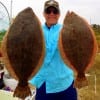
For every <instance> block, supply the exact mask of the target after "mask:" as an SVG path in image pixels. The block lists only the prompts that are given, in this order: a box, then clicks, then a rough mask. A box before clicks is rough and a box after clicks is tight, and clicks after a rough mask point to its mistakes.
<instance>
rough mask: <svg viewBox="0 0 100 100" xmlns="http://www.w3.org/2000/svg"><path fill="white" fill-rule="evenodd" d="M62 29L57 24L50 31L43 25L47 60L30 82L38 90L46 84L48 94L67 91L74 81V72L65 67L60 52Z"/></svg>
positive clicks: (45, 59)
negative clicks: (59, 43)
mask: <svg viewBox="0 0 100 100" xmlns="http://www.w3.org/2000/svg"><path fill="white" fill-rule="evenodd" d="M61 27H62V26H61V25H60V24H56V25H53V26H51V27H50V29H49V28H48V27H47V26H46V24H45V25H43V28H42V29H43V33H44V39H45V47H46V51H45V58H44V62H43V64H42V66H41V68H40V70H39V71H38V73H37V74H36V75H35V76H34V77H33V78H32V79H31V80H30V83H31V84H33V85H35V86H36V87H37V88H39V87H40V86H41V85H42V84H43V83H44V82H45V83H46V92H47V93H55V92H60V91H63V90H65V89H66V88H68V87H69V86H70V85H71V84H72V81H73V79H74V76H73V71H72V70H71V69H70V68H69V67H68V66H67V65H65V63H64V62H63V60H62V58H61V55H60V52H59V48H58V39H59V33H60V30H61Z"/></svg>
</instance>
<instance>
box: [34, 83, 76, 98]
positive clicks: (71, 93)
mask: <svg viewBox="0 0 100 100" xmlns="http://www.w3.org/2000/svg"><path fill="white" fill-rule="evenodd" d="M73 83H74V82H73ZM73 83H72V85H71V86H70V87H69V88H67V89H66V90H64V91H61V92H58V93H46V88H45V83H44V84H43V85H42V86H41V87H40V88H39V89H37V93H36V97H35V100H77V91H76V89H75V88H73Z"/></svg>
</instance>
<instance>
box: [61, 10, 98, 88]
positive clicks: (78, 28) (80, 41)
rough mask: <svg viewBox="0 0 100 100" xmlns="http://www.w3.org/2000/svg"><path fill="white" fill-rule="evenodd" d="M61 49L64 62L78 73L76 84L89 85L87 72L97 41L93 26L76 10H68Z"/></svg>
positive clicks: (95, 50) (62, 32) (62, 31)
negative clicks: (75, 11)
mask: <svg viewBox="0 0 100 100" xmlns="http://www.w3.org/2000/svg"><path fill="white" fill-rule="evenodd" d="M59 49H60V53H61V56H62V58H63V60H64V62H65V63H66V64H67V65H69V66H70V67H71V68H72V69H73V70H74V71H76V73H77V77H76V80H75V83H74V86H75V87H77V88H81V87H83V86H87V85H88V83H87V80H86V77H85V72H86V71H87V69H88V68H90V67H91V66H92V64H93V60H94V58H95V55H96V52H97V43H96V38H95V35H94V32H93V30H92V28H91V26H90V25H89V24H88V23H87V21H86V20H85V19H84V18H82V17H80V16H79V15H77V14H76V13H74V12H68V13H67V15H66V16H65V19H64V22H63V27H62V29H61V32H60V37H59Z"/></svg>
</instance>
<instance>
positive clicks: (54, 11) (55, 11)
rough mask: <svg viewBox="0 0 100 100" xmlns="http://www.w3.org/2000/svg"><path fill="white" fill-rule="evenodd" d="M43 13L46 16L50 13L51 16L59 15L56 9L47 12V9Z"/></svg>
mask: <svg viewBox="0 0 100 100" xmlns="http://www.w3.org/2000/svg"><path fill="white" fill-rule="evenodd" d="M45 13H46V14H51V13H53V14H59V11H58V10H56V9H54V10H49V9H47V10H45Z"/></svg>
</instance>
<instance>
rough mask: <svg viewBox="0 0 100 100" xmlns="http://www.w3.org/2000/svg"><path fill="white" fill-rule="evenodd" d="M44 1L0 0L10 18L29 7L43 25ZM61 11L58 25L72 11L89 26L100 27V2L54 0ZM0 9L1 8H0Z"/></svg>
mask: <svg viewBox="0 0 100 100" xmlns="http://www.w3.org/2000/svg"><path fill="white" fill-rule="evenodd" d="M11 1H12V3H11ZM45 1H46V0H0V2H2V3H3V4H4V5H5V7H6V8H7V10H8V12H9V16H10V17H11V18H13V17H15V16H16V15H17V14H18V13H19V12H21V11H22V10H23V9H25V8H27V7H31V8H32V9H33V11H34V12H35V14H36V15H37V16H38V18H39V19H40V21H41V23H44V22H45V20H44V17H43V6H44V2H45ZM56 1H58V2H59V5H60V9H61V16H60V19H59V22H60V23H63V20H64V17H65V15H66V13H67V11H74V12H75V13H76V14H78V15H79V16H81V17H83V18H84V19H86V20H87V22H88V23H89V24H99V25H100V13H99V12H100V11H99V10H100V0H56ZM0 9H1V8H0Z"/></svg>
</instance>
